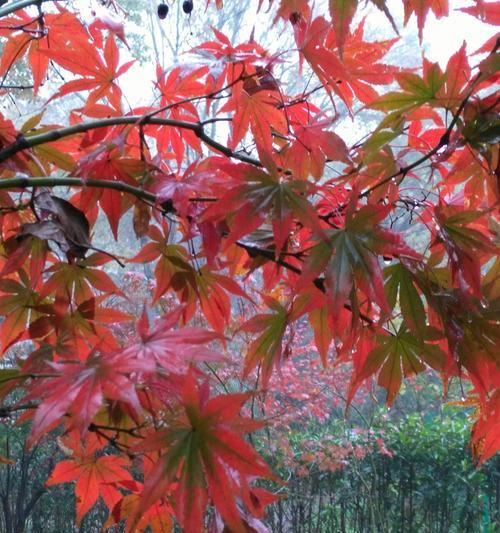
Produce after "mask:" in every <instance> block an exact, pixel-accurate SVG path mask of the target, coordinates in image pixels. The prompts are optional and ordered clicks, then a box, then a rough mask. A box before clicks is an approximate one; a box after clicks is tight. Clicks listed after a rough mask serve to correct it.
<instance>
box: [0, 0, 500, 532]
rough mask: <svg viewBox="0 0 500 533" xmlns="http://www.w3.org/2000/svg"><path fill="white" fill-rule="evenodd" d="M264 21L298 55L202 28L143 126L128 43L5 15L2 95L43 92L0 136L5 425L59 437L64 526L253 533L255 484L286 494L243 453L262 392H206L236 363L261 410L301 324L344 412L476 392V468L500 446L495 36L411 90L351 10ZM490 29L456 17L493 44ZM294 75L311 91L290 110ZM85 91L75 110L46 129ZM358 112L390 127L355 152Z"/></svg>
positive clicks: (434, 6)
mask: <svg viewBox="0 0 500 533" xmlns="http://www.w3.org/2000/svg"><path fill="white" fill-rule="evenodd" d="M373 3H374V4H375V5H376V6H377V7H378V8H381V9H382V10H383V11H384V13H385V14H386V16H387V19H388V22H387V23H388V30H390V27H391V25H392V27H394V28H395V29H396V28H397V27H396V23H395V21H394V19H393V17H392V15H391V13H389V11H388V10H387V7H386V6H385V3H384V2H383V1H382V2H380V1H378V0H377V1H376V0H373ZM108 4H109V9H113V8H114V7H116V3H115V2H114V1H111V2H108ZM207 4H208V7H207V9H209V10H210V9H216V8H218V9H224V7H223V6H222V2H221V1H217V2H210V0H209V1H208V2H207ZM210 4H214V5H213V6H212V5H210ZM263 4H265V2H264V1H261V2H259V9H264V6H263ZM269 4H270V5H269V9H271V10H274V11H273V12H274V13H275V18H274V21H273V23H272V24H273V26H270V28H269V32H270V35H271V34H272V32H278V28H285V27H288V28H289V30H290V35H293V39H294V40H295V47H294V50H273V51H269V50H267V49H266V48H264V47H263V46H261V45H260V44H258V43H257V42H256V41H255V39H254V38H253V37H252V39H251V40H249V41H248V42H244V43H241V44H234V43H232V42H231V41H230V40H229V39H228V37H227V36H226V35H224V34H223V33H222V32H221V31H219V30H218V29H216V28H213V31H211V37H209V40H207V41H206V42H203V43H201V44H198V45H197V46H195V47H194V49H193V50H192V52H193V53H194V54H197V56H198V60H197V62H196V63H186V64H183V65H181V66H175V67H174V68H170V69H167V70H166V71H164V70H163V69H162V68H160V67H158V68H157V72H156V76H157V79H156V80H153V83H152V87H153V88H154V91H155V97H154V98H153V99H152V100H151V101H152V102H154V103H153V104H151V105H149V106H143V107H139V108H131V107H130V105H129V104H128V101H127V99H126V98H125V95H124V94H123V93H122V88H121V86H120V77H121V76H122V75H123V74H125V73H126V72H127V71H128V70H129V69H130V68H131V67H132V64H133V61H130V60H128V58H129V56H130V52H129V51H128V50H127V48H128V45H127V41H126V38H125V33H124V29H123V26H122V25H120V24H116V22H113V21H112V20H111V19H107V18H103V17H101V18H97V19H96V20H95V21H94V22H93V23H91V24H84V23H83V19H82V17H81V16H80V14H79V13H78V11H77V10H76V8H71V9H70V8H69V7H68V8H66V7H64V6H63V5H62V4H61V3H59V2H48V1H46V0H33V1H32V2H29V1H26V0H13V1H11V2H9V3H7V4H5V5H3V7H1V8H0V20H1V29H0V36H1V39H2V46H3V48H2V57H1V61H0V76H1V86H0V91H1V93H2V95H4V96H6V97H9V96H11V95H12V94H13V92H14V91H15V90H17V89H16V87H15V86H9V85H8V81H9V80H10V78H11V77H12V76H13V73H14V70H15V69H14V67H15V66H17V65H25V66H27V67H28V68H29V72H30V76H31V77H32V80H33V81H32V89H33V91H34V94H35V95H36V94H37V93H38V92H41V87H42V85H44V84H45V83H46V80H47V79H48V80H50V82H51V85H50V86H51V87H52V88H53V90H52V92H51V95H50V97H49V98H48V100H47V101H46V102H45V103H44V107H43V111H42V112H41V113H39V114H36V115H34V116H32V117H30V118H29V119H28V120H26V121H25V122H24V124H22V125H17V126H16V125H14V123H13V122H12V121H11V120H10V119H9V118H7V117H5V116H3V115H0V232H1V235H0V239H1V241H0V315H1V316H2V317H3V318H2V323H1V326H0V328H1V332H2V336H1V342H2V345H1V349H2V352H4V353H5V352H7V351H9V352H10V353H15V354H17V356H16V357H15V358H11V361H14V362H13V363H12V364H10V363H9V365H6V366H4V367H2V369H1V370H0V399H7V400H6V401H5V402H4V403H5V405H4V406H3V407H2V413H3V415H4V416H8V415H9V413H14V412H16V413H17V412H19V411H24V414H23V416H22V420H31V424H32V425H31V428H32V429H31V435H30V439H29V442H30V443H33V442H35V441H37V440H38V439H40V438H43V437H45V438H47V437H48V435H49V433H50V432H51V431H53V430H54V429H55V428H59V432H61V431H62V432H63V436H62V438H61V442H63V443H64V444H63V445H62V446H63V448H64V449H65V450H66V451H67V452H68V455H70V457H69V458H68V459H67V460H64V461H62V462H60V463H59V464H57V465H56V467H55V469H54V471H53V473H52V475H51V477H50V479H49V480H48V483H49V484H55V483H63V482H68V481H76V485H75V492H76V496H77V518H78V520H80V519H81V518H82V516H83V515H84V514H85V513H86V512H87V511H88V510H89V509H90V508H91V507H92V506H93V504H94V503H95V502H96V501H97V498H98V497H99V496H101V497H102V498H103V500H104V502H105V504H106V505H107V506H108V508H109V512H110V517H109V520H108V522H107V525H111V524H113V523H116V522H118V521H120V520H126V521H127V528H128V529H127V530H128V531H132V530H140V531H142V530H143V529H144V528H146V527H147V525H148V524H150V525H151V527H153V529H154V530H158V531H164V530H169V529H170V528H171V527H172V518H173V517H174V516H175V517H176V519H177V520H178V523H179V524H180V525H181V526H182V527H183V528H184V529H185V530H186V531H190V532H195V531H200V530H202V529H203V524H204V520H205V512H206V508H207V506H208V505H214V506H215V510H216V515H215V520H214V523H213V527H214V528H215V529H217V527H218V526H217V524H219V525H220V524H221V523H224V524H225V525H226V526H227V528H228V529H226V530H227V531H229V530H231V531H238V532H244V531H255V530H256V529H255V527H258V526H256V524H258V522H257V521H256V518H259V517H261V516H262V513H263V509H264V507H265V505H266V504H268V503H269V502H271V501H273V498H274V496H273V495H272V494H270V493H268V492H266V491H264V490H263V489H259V488H252V486H251V483H252V481H253V480H254V479H255V478H258V477H260V478H268V479H274V476H273V474H272V473H271V471H270V469H269V467H268V466H267V465H266V463H265V462H264V460H263V459H262V458H261V457H260V456H259V455H258V454H257V452H256V451H255V450H254V449H253V448H252V447H251V446H250V444H249V443H248V442H247V441H246V440H245V438H244V435H245V434H247V433H250V432H252V431H254V430H256V429H258V428H259V427H261V423H259V422H256V421H254V420H253V419H252V417H250V416H249V414H248V413H246V414H245V415H242V414H241V413H240V412H241V410H242V409H244V405H245V403H246V402H247V400H248V399H249V398H250V397H252V395H253V394H254V393H253V392H237V393H229V392H228V391H226V392H224V393H221V394H219V395H212V394H211V392H210V389H211V388H212V389H214V388H215V387H216V386H218V385H219V383H218V382H217V380H216V379H214V375H215V376H216V377H218V376H217V369H221V368H224V365H225V364H226V363H227V361H228V359H229V358H232V360H233V362H234V360H235V359H237V360H239V361H240V365H241V366H240V368H241V376H242V377H243V378H245V377H249V376H252V377H253V381H254V382H255V379H257V380H258V381H257V385H256V389H257V390H258V389H266V388H267V387H268V386H269V383H270V379H271V377H272V376H273V374H274V373H275V372H276V371H278V370H279V368H280V367H281V366H282V365H286V358H287V357H288V355H289V354H290V353H291V352H292V351H293V349H294V338H293V334H291V333H290V332H291V331H293V330H294V327H295V325H296V324H297V323H298V322H299V321H300V323H301V324H302V325H303V324H304V323H306V322H307V323H308V324H309V325H310V328H311V329H312V332H313V338H314V343H315V347H316V349H317V352H318V354H319V357H320V358H321V361H322V364H323V365H324V366H328V365H335V364H337V363H339V362H341V363H345V362H351V363H352V377H351V381H350V389H349V396H350V399H352V398H353V396H354V394H355V392H356V390H357V389H358V388H359V386H360V385H361V384H362V383H364V382H365V381H366V380H368V379H371V378H372V377H373V376H375V375H376V377H377V380H378V384H379V385H381V386H382V387H384V388H385V389H386V391H387V402H388V403H389V404H390V403H391V402H392V401H393V400H394V398H395V396H396V395H397V393H398V390H399V389H400V386H401V383H402V380H403V379H404V378H405V377H408V376H412V375H415V374H417V373H419V372H422V371H424V370H425V369H426V368H429V367H430V368H432V369H435V370H436V371H438V372H439V373H440V375H441V376H442V378H443V380H444V381H445V382H446V381H447V380H449V379H450V378H451V377H459V378H460V379H464V380H469V381H470V382H471V384H472V386H471V397H472V400H471V401H474V402H475V403H476V405H477V406H478V414H477V421H476V423H475V425H474V427H473V433H472V442H473V449H474V451H475V453H476V455H477V457H478V459H479V460H480V461H485V460H486V459H488V458H489V457H491V456H492V455H493V454H494V453H495V452H496V451H497V450H498V448H499V443H500V414H499V409H500V407H499V405H500V404H499V399H500V396H499V393H498V385H499V382H500V371H499V358H498V356H499V354H500V349H499V341H500V330H499V323H500V312H499V311H500V276H499V274H500V260H499V259H498V243H499V221H498V212H497V210H496V209H497V207H498V200H499V190H498V187H499V181H498V179H499V174H498V172H499V170H498V169H499V147H498V144H496V143H497V141H498V106H499V97H498V93H495V92H494V87H495V83H496V82H498V65H499V63H498V62H499V55H498V48H499V41H498V40H497V39H496V38H493V39H489V40H488V41H487V42H486V43H485V44H484V46H483V47H481V49H480V50H479V51H478V55H470V54H467V51H466V47H465V44H464V46H462V47H461V48H460V49H459V50H457V52H456V53H455V54H454V55H453V56H452V57H451V58H450V59H449V62H448V65H447V67H446V69H445V70H443V69H442V68H441V67H440V66H439V64H437V63H432V62H430V61H429V60H427V59H426V58H425V57H424V58H423V59H422V63H421V68H419V69H406V68H401V67H399V66H394V65H391V64H389V63H387V62H385V61H386V60H385V55H386V54H387V52H389V50H390V49H391V48H392V47H393V46H394V44H395V43H396V42H397V40H398V39H397V38H394V39H390V40H385V41H376V42H369V41H366V40H365V31H364V30H365V26H367V25H368V24H369V20H368V21H362V22H361V23H356V22H355V20H356V19H355V16H356V13H357V9H358V2H357V0H344V1H336V0H330V2H329V6H328V7H329V9H325V12H324V13H318V12H317V11H318V9H317V8H314V7H313V2H309V1H308V0H300V1H299V0H281V1H279V2H278V1H276V2H274V4H275V5H272V4H273V2H272V0H270V1H269ZM177 7H178V8H180V6H177ZM499 9H500V8H499V4H498V3H497V2H490V3H487V2H484V1H482V0H476V3H475V4H473V5H472V6H470V7H467V8H463V9H462V11H463V12H465V13H466V14H468V15H470V16H473V17H477V18H479V19H480V20H482V21H484V22H485V23H490V24H495V23H498V21H499V19H498V15H499ZM448 11H449V10H448V2H447V0H444V1H443V0H440V1H436V0H419V1H418V2H416V1H413V0H408V1H405V2H404V19H405V23H407V22H408V20H409V19H410V18H411V17H412V15H413V14H415V15H416V19H417V24H418V32H419V36H420V39H422V35H423V32H424V31H425V25H426V18H427V15H428V13H429V12H433V13H434V15H435V16H436V17H438V18H439V17H445V16H447V15H448ZM270 20H272V17H271V19H270ZM416 55H417V54H416ZM415 59H416V58H415ZM284 61H286V62H287V63H288V66H289V67H290V68H293V69H294V76H293V77H295V78H296V77H297V76H300V75H301V74H302V75H303V76H304V77H305V76H306V75H307V77H308V78H310V79H311V82H310V84H309V85H308V86H307V88H306V89H304V90H302V91H301V92H299V93H298V94H297V93H295V94H293V93H291V91H293V87H292V84H291V83H290V76H288V75H287V76H285V74H283V69H280V65H281V64H282V63H283V62H284ZM56 72H58V73H60V72H64V73H65V74H64V76H62V77H63V78H64V81H61V82H59V81H58V80H59V78H57V76H55V73H56ZM280 73H282V74H280ZM66 80H67V81H66ZM287 80H288V81H287ZM45 89H46V88H45V87H44V92H45ZM74 93H76V94H78V95H80V97H81V99H82V101H84V102H85V103H84V105H83V106H81V107H75V108H72V109H69V111H68V112H67V120H66V122H65V123H64V124H50V123H47V122H45V120H44V115H50V110H51V109H52V107H53V106H55V105H58V102H59V99H62V98H66V100H65V101H71V102H75V100H74V99H72V97H70V98H69V99H68V98H67V95H73V94H74ZM321 94H323V95H324V96H325V97H326V101H328V102H329V105H328V106H326V107H325V106H322V107H321V106H319V105H318V102H319V101H320V100H321V99H320V98H319V97H320V95H321ZM221 101H222V102H223V103H222V104H221ZM368 110H371V111H370V112H371V113H372V114H373V116H375V115H376V116H377V117H378V119H379V123H378V126H376V127H375V129H374V130H373V131H371V132H370V133H369V134H368V135H366V136H365V137H364V138H363V139H361V140H359V141H358V142H356V143H355V144H353V145H350V143H349V141H348V139H343V138H342V137H341V136H340V135H339V133H338V131H337V132H336V131H335V126H336V122H337V120H338V118H339V116H340V115H341V114H342V113H345V114H350V115H351V116H352V117H357V116H358V115H359V114H360V113H361V112H367V111H368ZM209 131H214V132H215V134H214V135H215V136H214V137H212V136H210V135H209V133H208V132H209ZM56 187H57V189H56ZM63 187H64V188H65V189H63ZM64 191H66V192H64ZM68 191H69V192H68ZM101 212H102V214H104V215H105V217H106V218H107V220H108V222H109V226H110V228H111V231H112V234H113V236H114V238H115V239H118V240H119V227H120V224H127V223H129V222H130V221H131V223H132V224H133V229H134V232H135V235H136V237H137V238H138V239H140V241H141V249H140V251H138V252H137V253H136V254H135V255H133V253H127V250H126V249H123V252H122V253H120V255H119V256H118V257H114V256H113V255H112V254H110V253H109V252H108V251H106V250H99V249H97V248H96V247H95V246H93V244H92V232H93V230H94V229H95V228H96V220H97V217H98V215H99V214H100V213H101ZM130 214H132V216H130ZM401 220H402V221H403V224H402V223H401ZM127 221H129V222H127ZM398 221H399V222H398ZM405 225H406V229H407V228H408V226H410V227H411V228H415V229H417V230H418V239H416V238H415V234H416V233H415V232H404V231H402V228H403V227H404V226H405ZM101 226H102V225H101ZM101 226H100V227H101ZM408 237H410V238H408ZM123 256H126V257H123ZM113 259H115V260H116V262H117V263H119V264H120V265H121V267H125V263H126V264H127V265H128V267H129V268H131V269H134V268H135V269H137V268H138V267H137V265H147V264H149V265H150V266H149V267H148V268H149V269H150V270H149V271H151V272H154V280H152V285H151V299H150V301H148V302H145V303H144V310H143V312H142V315H141V317H140V318H137V317H134V316H133V315H132V314H130V313H127V312H125V311H124V310H123V309H118V308H117V306H116V305H115V306H114V307H113V306H112V305H111V302H112V301H114V302H116V301H118V300H117V299H120V298H121V299H122V300H121V301H122V302H127V301H130V299H133V294H132V293H124V292H122V289H120V288H119V287H118V285H120V283H119V282H118V276H117V275H116V273H113V268H112V266H113V263H111V261H112V260H113ZM241 299H243V301H245V302H247V304H245V310H246V312H245V314H244V316H242V315H241V314H240V313H239V312H238V311H237V307H236V305H237V303H238V301H241ZM248 302H250V304H251V305H250V304H248ZM123 305H124V304H123ZM160 309H161V310H163V311H162V316H161V317H160V318H159V321H158V322H157V324H156V325H151V326H150V324H149V322H150V319H151V318H152V317H153V316H155V315H158V312H159V310H160ZM165 310H167V311H166V312H165ZM250 310H252V311H250ZM249 312H252V313H253V315H248V313H249ZM148 317H149V318H148ZM133 322H136V327H135V328H133V327H132V328H130V327H128V326H127V324H128V325H130V323H133ZM127 328H128V329H127ZM132 331H136V333H133V332H132ZM124 332H125V333H124ZM235 334H241V335H242V334H245V335H246V338H247V340H248V345H247V346H246V348H245V350H244V353H243V355H242V356H241V357H238V355H239V354H233V355H231V348H232V343H231V338H232V336H233V335H235ZM27 341H28V342H27ZM217 344H219V347H217ZM225 352H226V353H225ZM228 353H229V355H228ZM207 369H210V370H211V372H208V371H207ZM219 380H220V378H219ZM210 382H212V387H210ZM14 390H19V391H20V395H19V394H18V397H19V396H21V397H22V399H21V400H20V401H19V402H18V403H17V404H13V403H11V402H12V400H10V398H11V396H9V397H8V395H9V394H10V393H11V392H12V391H14ZM220 392H223V391H222V390H221V391H220ZM252 524H253V525H252Z"/></svg>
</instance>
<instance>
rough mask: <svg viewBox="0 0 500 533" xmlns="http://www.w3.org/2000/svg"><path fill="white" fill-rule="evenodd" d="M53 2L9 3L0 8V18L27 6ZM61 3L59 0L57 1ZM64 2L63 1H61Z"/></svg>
mask: <svg viewBox="0 0 500 533" xmlns="http://www.w3.org/2000/svg"><path fill="white" fill-rule="evenodd" d="M54 1H55V0H16V1H15V2H9V3H8V4H7V5H6V6H4V7H0V18H2V17H6V16H7V15H10V14H11V13H14V12H15V11H19V10H20V9H24V8H25V7H29V6H37V5H40V4H43V3H45V2H54ZM59 1H61V0H59ZM62 1H63V2H64V0H62Z"/></svg>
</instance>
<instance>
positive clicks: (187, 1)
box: [182, 0, 193, 15]
mask: <svg viewBox="0 0 500 533" xmlns="http://www.w3.org/2000/svg"><path fill="white" fill-rule="evenodd" d="M182 11H184V13H186V15H190V14H191V11H193V0H184V2H183V3H182Z"/></svg>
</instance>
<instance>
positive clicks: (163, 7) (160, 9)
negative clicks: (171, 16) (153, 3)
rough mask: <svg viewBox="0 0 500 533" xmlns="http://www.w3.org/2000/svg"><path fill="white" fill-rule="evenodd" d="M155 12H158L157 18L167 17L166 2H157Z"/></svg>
mask: <svg viewBox="0 0 500 533" xmlns="http://www.w3.org/2000/svg"><path fill="white" fill-rule="evenodd" d="M157 13H158V18H159V19H161V20H163V19H165V18H166V17H167V15H168V6H167V4H165V3H164V2H161V3H160V4H158V8H157Z"/></svg>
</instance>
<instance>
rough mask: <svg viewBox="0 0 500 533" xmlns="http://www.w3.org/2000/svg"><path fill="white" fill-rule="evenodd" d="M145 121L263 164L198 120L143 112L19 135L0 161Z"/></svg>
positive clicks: (220, 150) (252, 162)
mask: <svg viewBox="0 0 500 533" xmlns="http://www.w3.org/2000/svg"><path fill="white" fill-rule="evenodd" d="M145 124H149V125H156V126H169V127H173V128H180V129H184V130H190V131H192V132H193V133H194V134H195V135H196V136H197V137H198V138H199V139H200V140H201V141H203V142H204V143H205V144H206V145H207V146H210V147H211V148H213V149H214V150H216V151H218V152H220V153H222V154H224V155H225V156H227V157H231V158H233V159H238V160H239V161H243V162H245V163H249V164H251V165H255V166H258V167H262V163H261V162H260V161H259V160H258V159H254V158H253V157H249V156H246V155H244V154H240V153H238V152H235V151H234V150H231V149H230V148H228V147H227V146H225V145H223V144H221V143H219V142H218V141H216V140H215V139H212V138H211V137H209V136H208V135H207V134H206V132H205V130H204V128H203V124H202V123H200V122H187V121H184V120H175V119H169V118H158V117H147V116H143V115H129V116H122V117H111V118H105V119H100V120H94V121H89V122H82V123H80V124H74V125H72V126H67V127H65V128H57V129H54V130H50V131H47V132H45V133H40V134H38V135H32V136H31V137H24V136H19V138H18V139H17V140H16V141H15V142H13V143H11V144H10V145H8V146H6V147H5V148H4V149H2V150H0V163H3V162H4V161H7V160H8V159H10V158H11V157H12V156H14V155H16V154H17V153H19V152H22V151H23V150H27V149H29V148H34V147H35V146H39V145H41V144H47V143H50V142H54V141H58V140H60V139H63V138H64V137H71V136H72V135H77V134H79V133H85V132H87V131H91V130H95V129H99V128H107V127H109V126H123V125H125V126H126V125H130V126H144V125H145Z"/></svg>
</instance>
